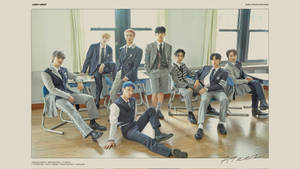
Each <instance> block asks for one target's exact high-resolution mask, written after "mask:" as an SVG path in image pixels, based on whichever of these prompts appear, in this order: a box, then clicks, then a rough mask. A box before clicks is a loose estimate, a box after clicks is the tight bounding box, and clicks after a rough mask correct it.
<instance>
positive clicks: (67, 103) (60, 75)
mask: <svg viewBox="0 0 300 169" xmlns="http://www.w3.org/2000/svg"><path fill="white" fill-rule="evenodd" d="M64 59H65V55H64V53H63V52H61V51H54V52H53V56H52V63H51V64H50V66H49V67H48V68H47V69H46V70H45V71H43V72H42V73H41V76H42V81H43V83H44V85H45V87H46V88H47V90H48V91H49V98H48V99H50V100H49V101H50V102H51V100H53V101H54V103H50V104H49V107H48V108H47V109H46V110H47V112H46V113H47V114H48V115H49V116H57V111H56V107H58V108H59V109H61V110H62V111H64V112H65V113H66V114H67V115H68V116H69V118H70V119H71V120H72V121H73V124H74V125H75V127H76V128H77V129H78V130H79V131H80V133H81V135H82V137H83V138H87V137H89V136H90V137H92V139H93V141H95V142H96V141H97V139H98V138H100V137H101V136H102V134H103V133H102V132H100V131H98V130H102V131H105V130H106V127H104V126H101V125H100V124H98V123H97V122H96V119H97V118H98V117H99V112H98V110H97V108H96V105H95V102H94V99H93V97H92V96H90V95H87V94H81V93H78V92H75V91H72V90H71V89H70V88H69V87H68V79H73V80H74V81H76V82H77V85H78V88H79V89H80V90H82V89H83V84H82V80H81V79H79V77H77V76H76V75H75V74H73V73H71V72H69V71H68V69H67V68H65V67H62V63H63V61H64ZM73 104H86V106H87V109H88V110H87V111H88V116H89V118H90V119H91V120H90V125H88V124H86V123H85V121H84V120H83V119H82V117H81V116H80V114H79V112H78V111H77V110H76V108H75V107H74V105H73ZM51 105H53V106H51Z"/></svg>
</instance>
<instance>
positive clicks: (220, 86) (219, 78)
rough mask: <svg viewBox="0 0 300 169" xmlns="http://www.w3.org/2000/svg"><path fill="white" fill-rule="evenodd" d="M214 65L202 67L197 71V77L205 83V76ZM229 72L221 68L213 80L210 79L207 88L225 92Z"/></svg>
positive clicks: (209, 90)
mask: <svg viewBox="0 0 300 169" xmlns="http://www.w3.org/2000/svg"><path fill="white" fill-rule="evenodd" d="M212 68H213V66H204V67H203V68H202V69H200V70H199V71H197V72H196V79H197V80H199V81H200V83H202V84H203V83H204V78H205V77H206V76H207V75H208V74H209V72H210V70H211V69H212ZM227 77H228V73H227V72H226V71H225V70H224V69H222V68H219V69H218V71H217V72H215V73H214V75H213V78H212V80H211V81H210V86H209V87H208V88H207V89H208V92H211V91H216V92H224V91H225V87H226V81H227Z"/></svg>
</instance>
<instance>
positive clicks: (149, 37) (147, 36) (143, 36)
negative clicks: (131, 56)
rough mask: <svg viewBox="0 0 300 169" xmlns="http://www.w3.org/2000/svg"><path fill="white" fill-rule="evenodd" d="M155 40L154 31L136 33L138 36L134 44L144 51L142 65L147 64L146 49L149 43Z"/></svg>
mask: <svg viewBox="0 0 300 169" xmlns="http://www.w3.org/2000/svg"><path fill="white" fill-rule="evenodd" d="M154 40H155V37H154V33H153V32H152V31H136V36H135V39H134V43H135V44H136V45H137V46H139V47H140V48H142V49H143V57H142V61H141V64H144V63H145V60H144V58H145V49H146V45H147V44H148V43H151V42H153V41H154Z"/></svg>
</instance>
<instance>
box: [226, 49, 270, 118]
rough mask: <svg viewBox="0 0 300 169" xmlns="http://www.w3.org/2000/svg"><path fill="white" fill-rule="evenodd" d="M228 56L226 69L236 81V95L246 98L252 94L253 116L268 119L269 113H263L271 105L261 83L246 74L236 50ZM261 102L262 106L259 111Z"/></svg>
mask: <svg viewBox="0 0 300 169" xmlns="http://www.w3.org/2000/svg"><path fill="white" fill-rule="evenodd" d="M226 56H227V58H228V62H227V64H226V65H225V68H224V69H225V70H226V71H227V72H228V75H229V76H230V77H231V78H232V79H233V81H234V95H235V96H244V95H246V94H247V93H250V94H251V96H252V116H253V117H258V118H266V117H268V116H269V114H268V113H264V112H262V111H261V110H267V109H268V108H269V105H268V103H267V101H266V98H265V94H264V89H263V87H262V86H261V84H260V82H259V81H258V80H254V79H253V78H251V77H249V76H247V74H246V73H244V71H243V68H242V63H240V62H239V61H237V51H236V50H235V49H229V50H227V52H226ZM259 102H260V106H259V109H258V103H259Z"/></svg>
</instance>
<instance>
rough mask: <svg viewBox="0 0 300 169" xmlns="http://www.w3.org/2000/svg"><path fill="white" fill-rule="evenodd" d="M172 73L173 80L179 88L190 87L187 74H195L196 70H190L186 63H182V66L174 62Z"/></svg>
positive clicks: (192, 75)
mask: <svg viewBox="0 0 300 169" xmlns="http://www.w3.org/2000/svg"><path fill="white" fill-rule="evenodd" d="M170 74H171V77H172V80H173V82H174V83H175V87H177V88H188V86H189V83H188V81H187V80H186V78H187V76H191V77H194V76H195V72H193V71H192V70H190V69H189V68H188V67H187V66H186V65H185V64H184V63H182V64H181V65H180V66H179V65H177V64H176V63H173V66H172V69H171V73H170Z"/></svg>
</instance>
